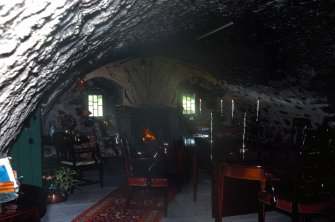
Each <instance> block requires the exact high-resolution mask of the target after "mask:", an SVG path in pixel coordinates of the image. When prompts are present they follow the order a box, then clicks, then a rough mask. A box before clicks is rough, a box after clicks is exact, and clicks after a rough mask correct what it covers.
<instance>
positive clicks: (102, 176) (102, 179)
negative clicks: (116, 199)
mask: <svg viewBox="0 0 335 222" xmlns="http://www.w3.org/2000/svg"><path fill="white" fill-rule="evenodd" d="M99 176H100V187H101V188H103V187H104V168H103V166H102V165H100V166H99Z"/></svg>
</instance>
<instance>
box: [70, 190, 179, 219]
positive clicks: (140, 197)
mask: <svg viewBox="0 0 335 222" xmlns="http://www.w3.org/2000/svg"><path fill="white" fill-rule="evenodd" d="M176 193H177V189H175V188H169V194H168V196H169V202H171V201H172V200H173V199H174V197H175V195H176ZM156 194H157V193H156ZM163 200H164V199H163V195H155V192H153V191H152V190H149V189H145V190H137V191H135V192H134V195H133V198H132V199H131V201H130V206H131V208H130V209H127V211H125V210H124V209H125V204H126V192H125V187H120V188H118V189H116V190H114V191H112V192H111V193H110V194H108V195H107V196H106V197H104V198H103V199H102V200H100V201H99V202H97V203H95V204H94V205H92V206H91V207H90V208H88V209H87V210H85V211H84V212H83V213H81V214H80V215H78V216H77V217H76V218H75V219H73V220H72V222H109V221H111V222H159V221H160V220H161V219H162V218H163V217H164V212H163V210H159V208H162V206H163V203H164V202H163Z"/></svg>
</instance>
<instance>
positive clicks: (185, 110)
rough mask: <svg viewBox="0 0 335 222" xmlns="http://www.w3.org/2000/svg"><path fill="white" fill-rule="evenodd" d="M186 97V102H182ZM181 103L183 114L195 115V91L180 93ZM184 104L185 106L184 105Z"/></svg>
mask: <svg viewBox="0 0 335 222" xmlns="http://www.w3.org/2000/svg"><path fill="white" fill-rule="evenodd" d="M185 97H186V104H185V102H184V98H185ZM188 98H190V99H189V103H190V104H187V101H188ZM181 103H182V107H183V115H196V96H195V93H183V94H182V95H181ZM184 104H185V105H186V107H185V106H184Z"/></svg>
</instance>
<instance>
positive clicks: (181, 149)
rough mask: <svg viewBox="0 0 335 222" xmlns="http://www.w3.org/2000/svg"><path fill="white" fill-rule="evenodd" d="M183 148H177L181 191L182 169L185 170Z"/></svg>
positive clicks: (179, 188) (179, 187)
mask: <svg viewBox="0 0 335 222" xmlns="http://www.w3.org/2000/svg"><path fill="white" fill-rule="evenodd" d="M183 153H184V152H183V148H182V147H178V150H177V171H178V190H179V192H180V191H181V187H182V183H183V182H182V171H183V155H184V154H183Z"/></svg>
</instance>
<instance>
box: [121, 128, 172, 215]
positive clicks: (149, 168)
mask: <svg viewBox="0 0 335 222" xmlns="http://www.w3.org/2000/svg"><path fill="white" fill-rule="evenodd" d="M121 141H122V154H123V157H124V162H125V172H126V191H127V200H126V207H125V210H127V209H128V208H131V206H130V204H129V203H130V200H131V198H132V195H133V189H135V188H140V189H143V188H144V189H156V190H160V191H162V192H163V195H164V206H163V210H164V215H165V216H167V205H168V185H169V181H168V178H167V176H166V174H165V172H163V171H164V169H162V168H161V167H160V166H159V165H160V160H161V159H160V153H159V152H158V151H157V152H148V153H144V152H143V153H136V154H134V153H132V152H131V150H130V147H129V142H128V139H127V136H126V135H123V136H122V137H121Z"/></svg>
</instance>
